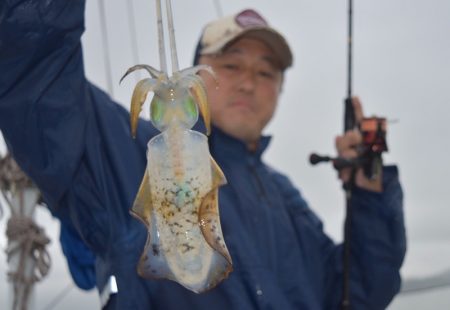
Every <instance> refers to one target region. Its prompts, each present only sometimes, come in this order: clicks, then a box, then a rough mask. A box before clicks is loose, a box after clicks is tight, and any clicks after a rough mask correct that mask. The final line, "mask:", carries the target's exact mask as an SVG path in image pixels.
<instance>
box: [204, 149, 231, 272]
mask: <svg viewBox="0 0 450 310" xmlns="http://www.w3.org/2000/svg"><path fill="white" fill-rule="evenodd" d="M211 169H212V177H213V182H212V183H213V184H212V189H211V191H209V192H208V194H206V196H205V197H204V198H203V201H202V203H201V205H200V212H199V223H200V227H201V230H202V233H203V236H204V238H205V240H206V242H207V243H208V244H209V245H210V246H211V247H212V248H213V249H214V250H216V251H217V252H219V253H220V254H221V255H222V256H223V257H224V258H225V260H226V262H227V265H228V266H226V271H225V274H226V275H227V274H228V273H229V272H231V270H232V260H231V256H230V253H229V252H228V249H227V246H226V245H225V241H224V240H223V235H222V228H221V226H220V218H219V204H218V198H219V197H218V195H219V186H220V185H223V184H226V179H225V175H224V174H223V172H222V170H220V168H219V166H218V165H217V163H216V162H215V161H214V159H213V158H211ZM226 275H225V277H226Z"/></svg>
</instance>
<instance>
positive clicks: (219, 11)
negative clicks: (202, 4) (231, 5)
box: [214, 0, 223, 17]
mask: <svg viewBox="0 0 450 310" xmlns="http://www.w3.org/2000/svg"><path fill="white" fill-rule="evenodd" d="M214 6H215V7H216V13H217V17H223V10H222V5H221V3H220V0H214Z"/></svg>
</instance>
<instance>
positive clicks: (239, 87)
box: [200, 37, 282, 144]
mask: <svg viewBox="0 0 450 310" xmlns="http://www.w3.org/2000/svg"><path fill="white" fill-rule="evenodd" d="M200 63H201V64H207V65H210V66H211V67H212V68H213V70H214V72H215V73H216V75H217V83H216V81H215V80H214V79H213V78H212V77H211V76H210V75H209V74H208V73H206V72H201V76H202V78H203V80H204V81H205V84H206V89H207V92H208V100H209V104H210V108H211V120H212V123H213V124H214V125H215V126H217V127H218V128H220V129H221V130H222V131H224V132H225V133H227V134H229V135H231V136H233V137H235V138H238V139H240V140H242V141H244V142H246V143H247V144H253V143H255V142H257V141H258V139H259V138H260V136H261V132H262V130H263V129H264V127H265V126H266V125H267V123H268V122H269V121H270V119H271V118H272V116H273V114H274V112H275V107H276V104H277V100H278V95H279V93H280V89H281V84H282V72H281V70H280V69H279V67H278V66H277V59H276V57H275V54H274V53H273V52H272V50H271V49H270V48H269V47H268V46H266V45H265V44H264V43H263V42H261V41H259V40H256V39H251V38H245V37H243V38H241V39H239V40H237V41H236V42H234V43H233V44H232V45H230V46H229V47H228V48H227V49H226V50H225V51H224V52H223V53H222V54H220V55H214V56H202V57H201V58H200Z"/></svg>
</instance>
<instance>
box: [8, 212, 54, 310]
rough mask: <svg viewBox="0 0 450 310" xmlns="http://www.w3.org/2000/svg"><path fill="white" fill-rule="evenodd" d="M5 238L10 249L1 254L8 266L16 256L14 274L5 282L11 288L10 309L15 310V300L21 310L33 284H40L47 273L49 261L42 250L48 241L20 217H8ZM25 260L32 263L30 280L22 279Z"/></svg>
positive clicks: (37, 228) (41, 233)
mask: <svg viewBox="0 0 450 310" xmlns="http://www.w3.org/2000/svg"><path fill="white" fill-rule="evenodd" d="M6 236H7V238H8V241H9V245H10V246H8V248H7V249H6V251H5V252H6V255H7V260H8V262H9V261H10V260H11V259H12V257H13V256H14V255H17V254H18V253H19V255H20V258H19V264H18V266H17V268H16V271H10V272H8V281H10V282H13V285H14V303H13V305H14V306H13V309H18V308H17V304H18V303H19V297H22V298H21V305H22V308H21V310H25V309H26V306H27V304H28V298H29V296H30V291H31V288H32V286H33V284H34V283H35V282H38V281H40V280H42V279H43V278H44V277H45V276H46V275H47V274H48V271H49V269H50V265H51V259H50V255H49V254H48V252H47V250H46V248H45V247H46V245H47V244H49V243H50V239H49V238H48V237H47V236H46V235H45V232H44V230H43V229H42V228H41V227H39V226H38V225H37V224H36V223H35V222H34V221H33V219H31V218H29V217H26V216H23V215H12V216H11V218H10V219H9V220H8V223H7V227H6ZM11 245H12V246H11ZM27 259H32V272H31V275H30V276H26V275H25V270H26V260H27ZM20 287H23V288H24V290H23V295H22V296H19V294H18V293H19V288H20Z"/></svg>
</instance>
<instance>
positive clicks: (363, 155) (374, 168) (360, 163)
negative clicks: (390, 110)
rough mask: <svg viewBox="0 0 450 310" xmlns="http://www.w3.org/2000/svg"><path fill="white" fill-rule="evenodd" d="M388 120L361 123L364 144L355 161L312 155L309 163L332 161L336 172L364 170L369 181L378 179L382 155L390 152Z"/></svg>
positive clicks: (381, 119)
mask: <svg viewBox="0 0 450 310" xmlns="http://www.w3.org/2000/svg"><path fill="white" fill-rule="evenodd" d="M386 123H387V122H386V118H381V117H375V116H374V117H368V118H363V119H362V121H361V122H360V123H359V126H358V128H359V130H360V132H361V134H362V144H361V145H360V146H359V147H358V148H357V151H358V154H359V155H358V157H356V158H353V159H348V158H343V157H329V156H321V155H318V154H315V153H313V154H311V155H310V157H309V162H310V163H311V164H312V165H316V164H318V163H321V162H328V161H331V162H332V163H333V166H334V168H335V169H336V170H341V169H343V168H347V167H353V168H360V167H361V168H362V169H363V171H364V174H365V176H366V177H367V178H368V179H371V180H373V179H376V178H377V177H378V176H379V175H380V172H381V167H382V164H383V160H382V157H381V154H382V153H383V152H386V151H387V150H388V147H387V144H386V128H387V125H386Z"/></svg>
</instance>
